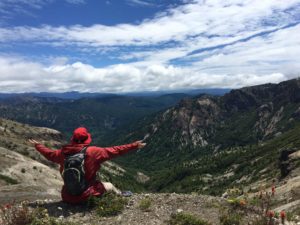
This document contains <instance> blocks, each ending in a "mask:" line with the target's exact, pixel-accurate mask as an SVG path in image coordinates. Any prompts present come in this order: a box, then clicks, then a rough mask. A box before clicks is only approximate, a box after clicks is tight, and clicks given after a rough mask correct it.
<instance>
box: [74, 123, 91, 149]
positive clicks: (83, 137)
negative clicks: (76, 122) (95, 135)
mask: <svg viewBox="0 0 300 225" xmlns="http://www.w3.org/2000/svg"><path fill="white" fill-rule="evenodd" d="M91 142H92V136H91V134H90V133H89V132H88V131H87V129H86V128H85V127H78V128H77V129H75V130H74V132H73V136H72V138H71V144H73V145H74V144H79V143H80V144H90V143H91Z"/></svg>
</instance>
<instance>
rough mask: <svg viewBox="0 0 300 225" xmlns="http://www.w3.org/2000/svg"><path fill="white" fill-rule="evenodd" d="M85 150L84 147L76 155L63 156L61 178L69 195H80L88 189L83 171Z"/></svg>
mask: <svg viewBox="0 0 300 225" xmlns="http://www.w3.org/2000/svg"><path fill="white" fill-rule="evenodd" d="M86 150H87V147H84V148H83V149H82V150H81V151H80V152H78V153H76V154H73V155H65V161H64V171H63V173H62V177H63V179H64V183H65V187H66V189H67V192H68V193H69V194H70V195H80V194H82V193H83V192H84V191H85V190H86V189H87V188H88V183H87V181H86V179H85V171H84V160H85V156H86V154H85V153H86Z"/></svg>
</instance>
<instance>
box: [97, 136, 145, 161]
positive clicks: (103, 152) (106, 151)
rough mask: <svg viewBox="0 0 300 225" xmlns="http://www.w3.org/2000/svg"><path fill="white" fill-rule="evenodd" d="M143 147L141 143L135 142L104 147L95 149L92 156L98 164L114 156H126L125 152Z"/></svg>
mask: <svg viewBox="0 0 300 225" xmlns="http://www.w3.org/2000/svg"><path fill="white" fill-rule="evenodd" d="M145 146H146V143H143V142H142V141H136V142H133V143H131V144H126V145H119V146H113V147H106V148H96V149H95V151H94V153H95V155H94V156H95V158H96V159H97V160H99V161H100V162H104V161H106V160H110V159H112V158H114V157H116V156H119V155H123V154H126V153H127V152H130V151H133V150H137V149H141V148H143V147H145Z"/></svg>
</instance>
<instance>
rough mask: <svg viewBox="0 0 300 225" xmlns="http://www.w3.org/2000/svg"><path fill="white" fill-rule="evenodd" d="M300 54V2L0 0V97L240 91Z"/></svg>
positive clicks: (294, 73) (283, 69) (292, 64)
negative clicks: (32, 93) (39, 93)
mask: <svg viewBox="0 0 300 225" xmlns="http://www.w3.org/2000/svg"><path fill="white" fill-rule="evenodd" d="M299 55H300V0H285V1H282V0H263V1H262V0H228V1H223V0H168V1H167V0H156V1H154V0H1V2H0V78H1V82H0V92H27V91H51V92H64V91H72V90H76V91H89V92H128V91H155V90H176V89H195V88H216V87H220V88H238V87H242V86H249V85H256V84H262V83H268V82H275V83H276V82H280V81H283V80H287V79H291V78H295V77H299V74H300V59H299V58H300V57H299Z"/></svg>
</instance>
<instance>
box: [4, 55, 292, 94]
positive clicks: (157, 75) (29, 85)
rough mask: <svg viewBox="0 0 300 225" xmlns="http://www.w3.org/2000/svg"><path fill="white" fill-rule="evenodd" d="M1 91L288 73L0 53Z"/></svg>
mask: <svg viewBox="0 0 300 225" xmlns="http://www.w3.org/2000/svg"><path fill="white" fill-rule="evenodd" d="M0 77H1V83H0V89H1V92H30V91H51V92H64V91H71V90H77V91H90V92H117V93H119V92H133V91H147V90H148V91H150V90H176V89H183V88H203V87H230V88H235V87H241V86H248V85H255V84H260V83H266V82H269V81H272V82H280V81H282V80H285V79H286V78H287V77H286V76H284V75H283V74H280V73H272V74H262V75H255V74H234V75H233V74H231V75H228V74H208V73H203V72H200V71H197V70H193V69H191V68H182V67H175V66H163V65H152V66H148V67H142V68H141V67H138V66H134V65H126V64H119V65H114V66H110V67H107V68H96V67H93V66H91V65H87V64H83V63H81V62H76V63H73V64H61V63H60V64H53V65H50V66H44V65H42V64H39V63H34V62H29V61H25V60H24V59H21V58H8V57H0Z"/></svg>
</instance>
